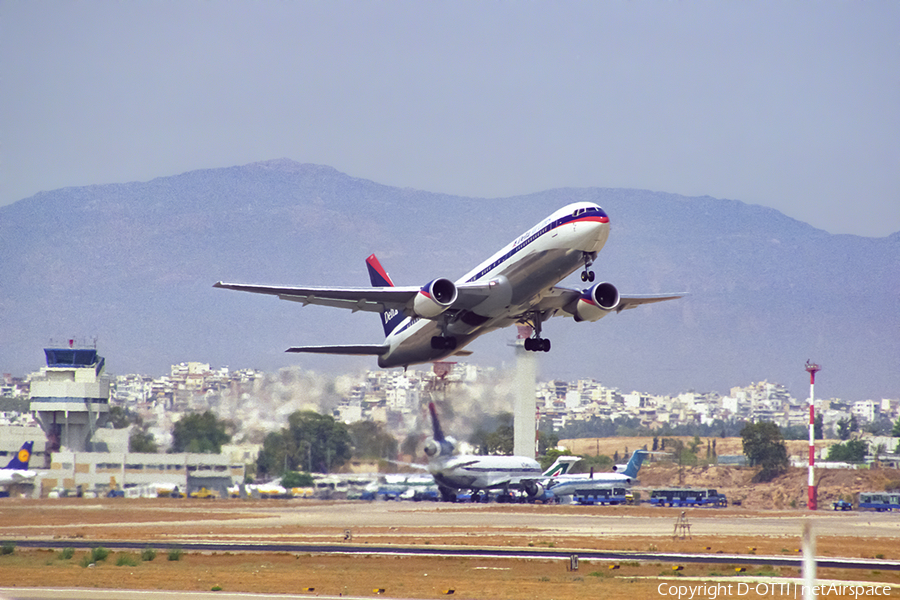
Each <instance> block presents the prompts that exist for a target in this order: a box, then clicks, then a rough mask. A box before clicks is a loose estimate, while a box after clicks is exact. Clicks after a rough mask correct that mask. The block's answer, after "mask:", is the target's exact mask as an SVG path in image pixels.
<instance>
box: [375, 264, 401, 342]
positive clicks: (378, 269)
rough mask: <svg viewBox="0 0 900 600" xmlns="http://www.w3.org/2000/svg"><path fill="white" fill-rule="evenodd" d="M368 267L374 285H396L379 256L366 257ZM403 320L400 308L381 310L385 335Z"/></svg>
mask: <svg viewBox="0 0 900 600" xmlns="http://www.w3.org/2000/svg"><path fill="white" fill-rule="evenodd" d="M366 267H368V269H369V280H370V281H371V282H372V286H373V287H394V282H393V281H391V276H390V275H388V273H387V271H385V270H384V267H382V266H381V263H380V262H378V258H376V257H375V255H374V254H372V255H370V256H369V258H367V259H366ZM401 321H403V313H402V312H400V311H398V310H383V311H381V324H382V325H383V326H384V337H387V336H389V335H390V334H391V332H392V331H394V329H396V328H397V325H399V324H400V322H401Z"/></svg>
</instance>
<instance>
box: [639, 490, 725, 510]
mask: <svg viewBox="0 0 900 600" xmlns="http://www.w3.org/2000/svg"><path fill="white" fill-rule="evenodd" d="M650 504H652V505H653V506H674V507H683V506H701V507H702V506H712V507H716V508H724V507H726V506H728V499H727V498H726V497H725V494H720V493H718V492H717V491H716V490H714V489H703V488H701V489H695V488H661V489H656V490H653V491H651V492H650Z"/></svg>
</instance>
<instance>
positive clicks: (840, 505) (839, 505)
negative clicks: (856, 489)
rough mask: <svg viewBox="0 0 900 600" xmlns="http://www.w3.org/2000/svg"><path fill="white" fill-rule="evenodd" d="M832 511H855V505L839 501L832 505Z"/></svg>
mask: <svg viewBox="0 0 900 600" xmlns="http://www.w3.org/2000/svg"><path fill="white" fill-rule="evenodd" d="M831 508H832V510H841V511H843V510H853V504H851V503H850V502H847V501H846V500H837V501H835V502H832V503H831Z"/></svg>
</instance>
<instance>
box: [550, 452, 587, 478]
mask: <svg viewBox="0 0 900 600" xmlns="http://www.w3.org/2000/svg"><path fill="white" fill-rule="evenodd" d="M579 460H581V457H580V456H569V455H560V456H557V457H556V461H555V462H554V463H553V464H552V465H550V467H549V468H548V469H547V470H546V471H544V473H543V475H542V477H559V476H560V475H565V474H566V473H568V472H569V469H571V468H572V465H574V464H575V463H577V462H578V461H579Z"/></svg>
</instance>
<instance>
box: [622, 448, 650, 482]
mask: <svg viewBox="0 0 900 600" xmlns="http://www.w3.org/2000/svg"><path fill="white" fill-rule="evenodd" d="M647 454H648V452H647V451H646V450H635V451H634V454H632V455H631V460H629V461H628V465H627V466H626V467H625V470H624V471H623V472H622V474H623V475H625V476H626V477H631V478H632V479H635V478H636V477H637V474H638V471H639V470H640V469H641V464H642V463H643V462H644V456H646V455H647Z"/></svg>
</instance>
